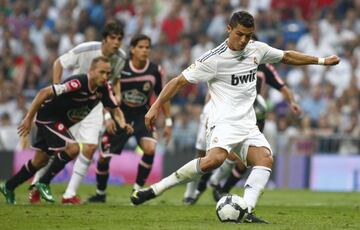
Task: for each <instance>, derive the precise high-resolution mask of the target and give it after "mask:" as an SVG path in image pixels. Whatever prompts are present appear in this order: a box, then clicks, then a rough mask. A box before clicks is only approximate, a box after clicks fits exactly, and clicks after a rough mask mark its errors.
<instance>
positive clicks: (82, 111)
mask: <svg viewBox="0 0 360 230" xmlns="http://www.w3.org/2000/svg"><path fill="white" fill-rule="evenodd" d="M90 111H91V109H89V108H88V107H87V106H84V107H80V108H76V109H72V110H69V111H68V112H67V117H68V119H69V120H70V121H72V122H74V123H76V122H79V121H81V120H83V119H84V118H85V117H86V116H87V115H88V114H89V113H90Z"/></svg>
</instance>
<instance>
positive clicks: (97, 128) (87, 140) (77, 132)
mask: <svg viewBox="0 0 360 230" xmlns="http://www.w3.org/2000/svg"><path fill="white" fill-rule="evenodd" d="M103 122H104V118H103V104H102V103H101V102H99V103H98V104H97V105H96V106H95V107H94V108H93V109H92V110H91V111H90V113H89V114H88V115H87V116H86V117H85V118H84V119H83V120H82V121H80V122H78V123H76V124H75V125H73V126H71V127H70V132H71V134H72V135H73V136H74V138H75V140H76V141H77V142H79V143H84V144H94V145H98V144H99V137H100V134H101V129H102V126H103Z"/></svg>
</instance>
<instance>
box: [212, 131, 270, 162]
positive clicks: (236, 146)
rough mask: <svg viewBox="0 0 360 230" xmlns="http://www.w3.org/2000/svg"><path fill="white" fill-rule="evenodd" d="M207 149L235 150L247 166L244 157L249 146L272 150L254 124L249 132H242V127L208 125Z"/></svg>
mask: <svg viewBox="0 0 360 230" xmlns="http://www.w3.org/2000/svg"><path fill="white" fill-rule="evenodd" d="M206 138H207V148H206V149H207V150H210V149H212V148H215V147H220V148H223V149H225V150H226V151H228V152H229V153H230V152H235V153H236V154H237V155H238V156H239V158H240V160H241V161H242V162H243V163H244V164H245V166H247V162H246V157H247V152H248V149H249V146H256V147H265V148H268V149H269V150H270V153H271V155H272V154H273V153H272V150H271V147H270V144H269V142H268V141H267V140H266V138H265V136H264V135H263V134H262V133H261V132H260V131H259V129H258V127H257V126H255V127H254V128H253V129H252V130H251V131H250V132H249V131H248V132H246V131H245V132H244V129H241V128H237V127H234V126H232V125H216V126H213V127H208V129H207V133H206Z"/></svg>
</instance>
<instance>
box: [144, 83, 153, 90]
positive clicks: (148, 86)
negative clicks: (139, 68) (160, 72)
mask: <svg viewBox="0 0 360 230" xmlns="http://www.w3.org/2000/svg"><path fill="white" fill-rule="evenodd" d="M150 89H151V85H150V82H145V83H144V86H143V90H144V91H149V90H150Z"/></svg>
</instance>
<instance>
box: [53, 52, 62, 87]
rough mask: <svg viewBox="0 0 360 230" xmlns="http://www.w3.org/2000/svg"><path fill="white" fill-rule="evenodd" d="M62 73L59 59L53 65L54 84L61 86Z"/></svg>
mask: <svg viewBox="0 0 360 230" xmlns="http://www.w3.org/2000/svg"><path fill="white" fill-rule="evenodd" d="M62 73H63V67H62V65H61V62H60V59H59V58H58V59H56V60H55V62H54V64H53V84H60V82H61V76H62Z"/></svg>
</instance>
